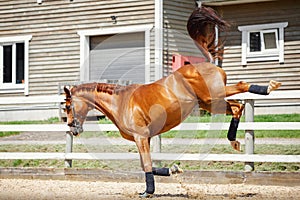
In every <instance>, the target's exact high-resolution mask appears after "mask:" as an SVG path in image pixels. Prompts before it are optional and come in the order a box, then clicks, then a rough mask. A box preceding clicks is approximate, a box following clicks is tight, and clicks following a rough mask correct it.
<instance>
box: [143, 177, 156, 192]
mask: <svg viewBox="0 0 300 200" xmlns="http://www.w3.org/2000/svg"><path fill="white" fill-rule="evenodd" d="M145 175H146V192H147V193H148V194H153V193H154V191H155V185H154V176H153V173H152V172H146V173H145Z"/></svg>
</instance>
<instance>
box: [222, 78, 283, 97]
mask: <svg viewBox="0 0 300 200" xmlns="http://www.w3.org/2000/svg"><path fill="white" fill-rule="evenodd" d="M280 86H281V83H280V82H277V81H274V80H271V81H270V82H269V85H268V86H261V85H253V84H249V83H246V82H244V81H240V82H239V83H237V84H235V85H230V86H225V91H226V97H228V96H231V95H234V94H238V93H243V92H251V93H254V94H261V95H268V94H269V93H270V92H271V91H273V90H276V89H277V88H279V87H280Z"/></svg>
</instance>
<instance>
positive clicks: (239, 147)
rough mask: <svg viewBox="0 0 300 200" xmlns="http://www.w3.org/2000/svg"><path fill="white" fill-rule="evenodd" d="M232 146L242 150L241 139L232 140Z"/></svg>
mask: <svg viewBox="0 0 300 200" xmlns="http://www.w3.org/2000/svg"><path fill="white" fill-rule="evenodd" d="M230 144H231V146H232V148H233V149H234V150H236V151H241V143H240V142H239V141H230Z"/></svg>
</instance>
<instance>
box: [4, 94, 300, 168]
mask: <svg viewBox="0 0 300 200" xmlns="http://www.w3.org/2000/svg"><path fill="white" fill-rule="evenodd" d="M227 99H239V100H244V101H245V116H246V122H243V123H240V125H239V130H245V135H246V136H245V145H246V147H245V149H246V152H245V153H246V154H170V153H157V152H153V153H152V159H153V160H200V161H240V162H246V163H248V164H249V163H250V164H251V163H253V162H297V163H298V162H300V155H256V154H253V146H254V130H300V122H253V121H254V101H255V100H259V99H287V100H288V99H300V91H274V92H272V93H271V94H270V95H268V96H264V95H254V94H250V93H243V94H238V95H234V96H232V97H230V98H227ZM62 102H64V97H63V96H58V95H56V96H43V97H24V98H16V97H14V98H7V97H2V98H0V106H1V105H10V104H36V103H62ZM228 128H229V123H182V124H180V125H179V126H177V127H175V128H173V130H228ZM68 130H69V128H68V127H67V126H66V125H65V124H39V125H36V124H26V125H0V131H3V132H5V131H22V132H26V131H27V132H30V131H41V132H42V131H52V132H57V131H68ZM84 130H85V131H118V129H117V128H116V126H115V125H113V124H85V125H84ZM72 144H73V138H72V136H70V135H69V134H67V138H66V152H65V153H37V152H35V153H34V152H26V153H25V152H1V153H0V159H59V160H66V161H67V162H66V163H68V164H66V165H67V166H71V163H70V161H71V160H74V159H76V160H96V159H99V160H105V159H110V160H133V159H139V155H138V154H137V153H72ZM251 167H252V166H251Z"/></svg>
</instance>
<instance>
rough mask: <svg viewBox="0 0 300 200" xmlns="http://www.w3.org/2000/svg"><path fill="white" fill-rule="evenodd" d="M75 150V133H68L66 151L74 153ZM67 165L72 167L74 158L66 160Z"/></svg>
mask: <svg viewBox="0 0 300 200" xmlns="http://www.w3.org/2000/svg"><path fill="white" fill-rule="evenodd" d="M72 151H73V135H72V133H69V132H68V133H66V153H72ZM65 167H67V168H70V167H72V160H67V159H66V160H65Z"/></svg>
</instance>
